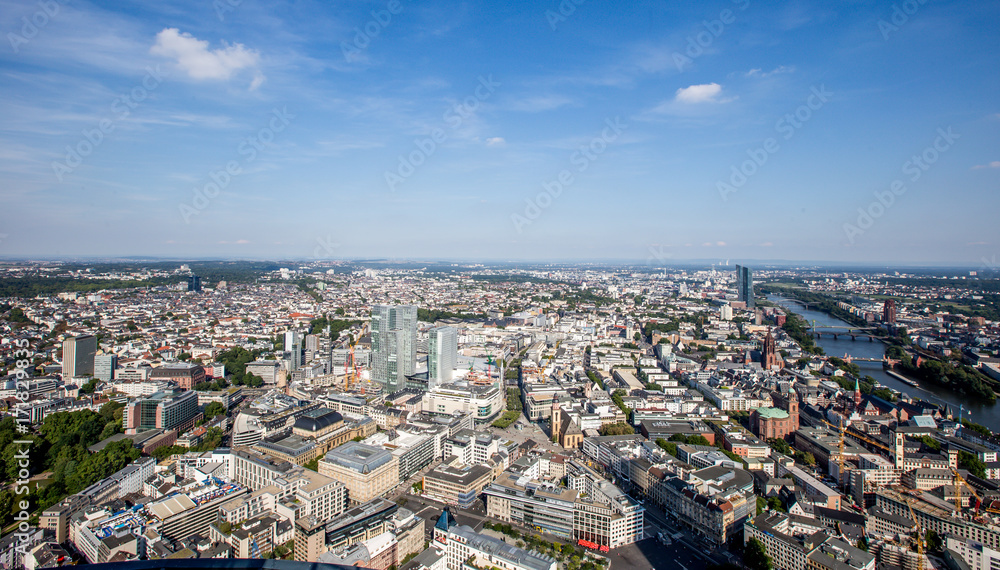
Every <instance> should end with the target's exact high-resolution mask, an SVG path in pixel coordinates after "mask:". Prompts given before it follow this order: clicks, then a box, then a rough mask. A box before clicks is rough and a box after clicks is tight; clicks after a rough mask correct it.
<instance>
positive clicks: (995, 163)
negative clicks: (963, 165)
mask: <svg viewBox="0 0 1000 570" xmlns="http://www.w3.org/2000/svg"><path fill="white" fill-rule="evenodd" d="M981 168H1000V160H994V161H993V162H991V163H989V164H977V165H976V166H973V167H972V169H973V170H979V169H981Z"/></svg>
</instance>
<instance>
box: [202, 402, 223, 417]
mask: <svg viewBox="0 0 1000 570" xmlns="http://www.w3.org/2000/svg"><path fill="white" fill-rule="evenodd" d="M204 413H205V417H206V418H209V419H211V418H214V417H215V416H224V415H225V414H226V407H225V406H223V405H222V402H209V403H208V404H206V405H205V412H204Z"/></svg>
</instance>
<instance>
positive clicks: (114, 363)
mask: <svg viewBox="0 0 1000 570" xmlns="http://www.w3.org/2000/svg"><path fill="white" fill-rule="evenodd" d="M117 367H118V357H117V356H115V355H114V354H98V355H97V356H95V357H94V378H100V379H101V380H104V381H105V382H111V381H112V380H114V379H115V368H117Z"/></svg>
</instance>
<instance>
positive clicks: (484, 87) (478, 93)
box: [384, 74, 500, 192]
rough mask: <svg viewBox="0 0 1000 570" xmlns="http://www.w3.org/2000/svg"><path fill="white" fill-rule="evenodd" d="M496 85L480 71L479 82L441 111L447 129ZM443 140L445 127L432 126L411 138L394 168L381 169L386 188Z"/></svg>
mask: <svg viewBox="0 0 1000 570" xmlns="http://www.w3.org/2000/svg"><path fill="white" fill-rule="evenodd" d="M497 87H500V82H499V81H494V80H493V75H492V74H490V75H487V76H486V77H483V76H482V75H480V76H479V85H477V86H476V89H475V90H474V91H473V94H472V95H469V96H468V97H466V98H465V99H463V100H462V102H461V103H457V104H455V105H453V106H452V107H450V108H449V109H448V110H447V111H445V112H444V114H443V115H442V116H441V119H442V120H443V121H444V122H445V123H446V124H447V126H448V127H449V128H450V130H451V131H455V130H456V129H458V128H459V127H461V126H462V124H463V123H464V122H465V121H466V119H468V118H469V117H471V116H472V115H473V113H475V112H476V110H477V109H479V105H480V104H482V102H483V101H486V100H487V99H489V98H490V96H492V95H493V92H494V91H496V88H497ZM446 140H448V131H445V130H444V129H442V128H437V129H434V130H433V131H431V133H430V135H429V136H427V137H426V138H422V139H414V140H413V146H414V147H416V148H414V149H413V150H412V151H410V153H409V154H408V155H406V156H403V155H399V164H397V165H396V170H395V172H393V171H391V170H386V171H385V173H384V177H385V183H386V185H387V186H389V191H390V192H395V191H396V187H398V186H399V185H400V184H402V183H403V182H405V181H406V180H407V179H408V178H409V177H411V176H413V174H414V173H415V172H416V171H417V167H419V166H420V165H422V164H424V163H425V162H427V159H428V158H430V157H431V156H432V155H433V154H434V153H435V152H437V149H438V147H439V146H441V144H442V143H444V142H445V141H446Z"/></svg>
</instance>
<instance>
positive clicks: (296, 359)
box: [285, 331, 302, 371]
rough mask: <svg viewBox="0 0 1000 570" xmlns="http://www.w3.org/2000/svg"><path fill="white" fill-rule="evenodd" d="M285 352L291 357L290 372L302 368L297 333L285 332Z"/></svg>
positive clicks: (300, 348) (300, 345) (300, 343)
mask: <svg viewBox="0 0 1000 570" xmlns="http://www.w3.org/2000/svg"><path fill="white" fill-rule="evenodd" d="M285 351H286V352H288V353H289V354H290V355H291V360H290V362H291V365H290V368H291V369H292V371H295V370H298V369H299V366H302V339H301V338H300V337H299V332H298V331H285Z"/></svg>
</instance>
